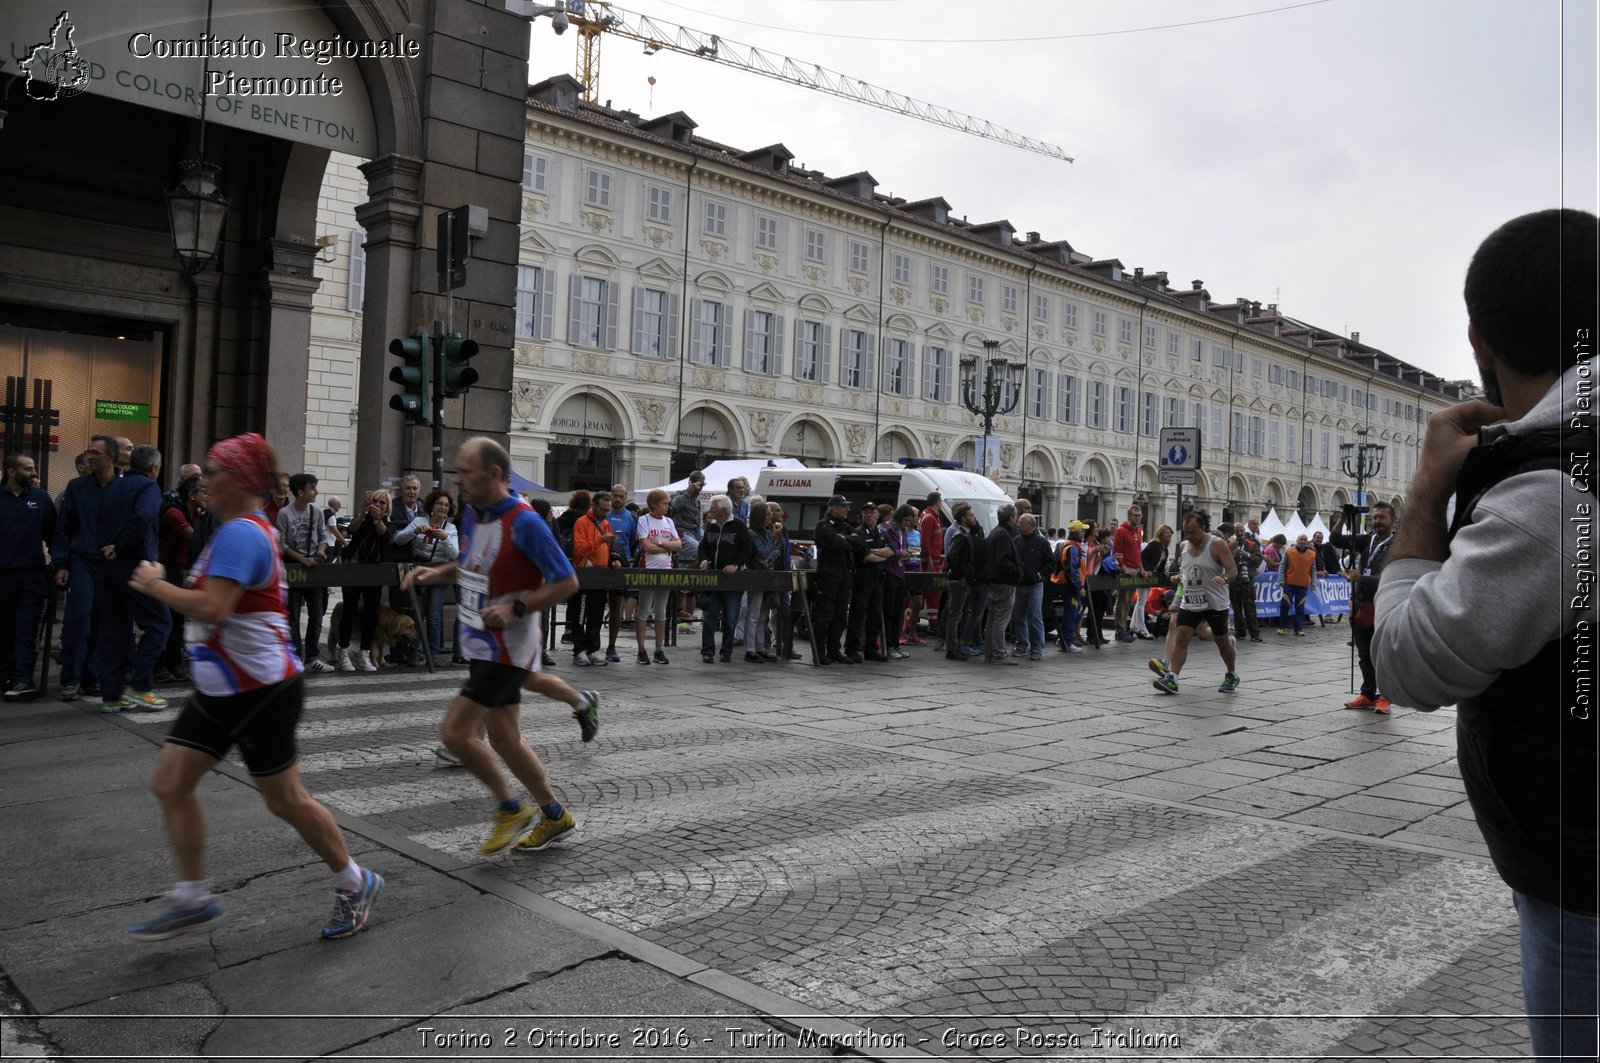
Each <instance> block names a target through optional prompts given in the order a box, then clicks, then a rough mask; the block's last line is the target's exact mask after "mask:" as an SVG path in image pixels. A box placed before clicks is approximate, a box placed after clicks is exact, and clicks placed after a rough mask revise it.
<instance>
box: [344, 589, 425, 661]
mask: <svg viewBox="0 0 1600 1063" xmlns="http://www.w3.org/2000/svg"><path fill="white" fill-rule="evenodd" d="M344 607H345V603H344V602H340V603H339V604H338V605H336V606H334V607H333V620H332V622H331V623H330V624H329V625H328V657H327V659H328V660H330V661H336V660H338V659H339V621H340V620H341V619H342V618H343V617H344ZM351 634H352V635H353V636H354V637H355V641H356V642H357V643H358V644H359V642H360V638H361V624H360V622H359V619H358V621H357V623H356V624H355V626H354V627H353V629H352V631H351ZM416 637H417V622H416V621H415V620H413V619H411V618H410V617H409V616H407V615H406V614H404V613H402V612H401V611H400V610H398V609H391V608H389V607H388V606H387V605H386V606H384V607H383V608H381V609H379V610H378V630H377V631H375V632H374V633H373V635H372V663H373V664H374V665H376V666H377V667H379V668H382V667H383V666H384V663H385V662H384V658H385V657H387V656H388V655H389V649H390V647H392V646H394V644H395V643H397V642H409V641H410V640H412V639H414V638H416Z"/></svg>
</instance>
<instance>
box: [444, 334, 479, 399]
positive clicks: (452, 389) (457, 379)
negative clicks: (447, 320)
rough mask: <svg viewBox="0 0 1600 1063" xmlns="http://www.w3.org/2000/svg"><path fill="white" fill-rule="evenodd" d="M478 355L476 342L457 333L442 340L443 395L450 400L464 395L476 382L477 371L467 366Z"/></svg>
mask: <svg viewBox="0 0 1600 1063" xmlns="http://www.w3.org/2000/svg"><path fill="white" fill-rule="evenodd" d="M477 355H478V341H477V340H472V339H467V338H465V337H464V336H462V335H461V333H459V332H452V333H450V335H448V336H446V337H445V338H444V381H443V383H444V393H445V394H446V395H447V396H449V397H450V398H455V397H457V396H459V395H465V394H466V393H467V391H468V390H469V389H470V388H471V387H472V385H474V384H476V383H477V382H478V371H477V370H476V369H474V368H472V366H471V365H470V364H469V363H470V362H471V361H472V359H473V358H475V357H477Z"/></svg>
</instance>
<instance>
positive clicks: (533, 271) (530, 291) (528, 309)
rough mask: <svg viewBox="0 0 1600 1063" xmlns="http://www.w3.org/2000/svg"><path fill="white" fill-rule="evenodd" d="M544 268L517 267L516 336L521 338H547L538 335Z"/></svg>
mask: <svg viewBox="0 0 1600 1063" xmlns="http://www.w3.org/2000/svg"><path fill="white" fill-rule="evenodd" d="M544 272H545V271H544V269H543V268H541V267H539V266H518V267H517V308H516V314H517V336H518V337H519V338H521V339H530V340H531V339H548V338H549V337H547V336H541V335H540V319H541V317H542V316H543V308H542V307H541V306H540V303H541V302H542V301H543V298H544Z"/></svg>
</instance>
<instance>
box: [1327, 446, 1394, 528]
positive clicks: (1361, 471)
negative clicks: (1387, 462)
mask: <svg viewBox="0 0 1600 1063" xmlns="http://www.w3.org/2000/svg"><path fill="white" fill-rule="evenodd" d="M1356 440H1357V441H1356V442H1354V443H1340V444H1339V466H1340V468H1342V469H1344V474H1345V475H1346V476H1350V477H1354V479H1355V481H1356V521H1355V523H1356V530H1357V531H1360V530H1361V528H1362V526H1363V525H1364V524H1365V523H1366V522H1365V520H1364V518H1363V516H1362V515H1363V514H1365V513H1366V512H1367V510H1368V509H1369V508H1371V507H1369V506H1368V505H1367V481H1368V480H1370V479H1372V478H1373V477H1375V476H1377V475H1378V472H1379V471H1380V470H1381V469H1382V468H1383V455H1384V452H1385V451H1386V450H1388V449H1389V448H1388V447H1386V446H1384V445H1383V444H1382V443H1368V442H1367V428H1366V426H1365V425H1362V426H1361V427H1360V428H1357V429H1356Z"/></svg>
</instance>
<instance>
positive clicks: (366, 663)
mask: <svg viewBox="0 0 1600 1063" xmlns="http://www.w3.org/2000/svg"><path fill="white" fill-rule="evenodd" d="M354 666H355V670H356V671H358V672H376V671H377V670H378V666H377V665H375V664H373V663H372V655H371V654H369V653H368V652H367V651H366V650H357V651H356V652H355V654H354Z"/></svg>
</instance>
